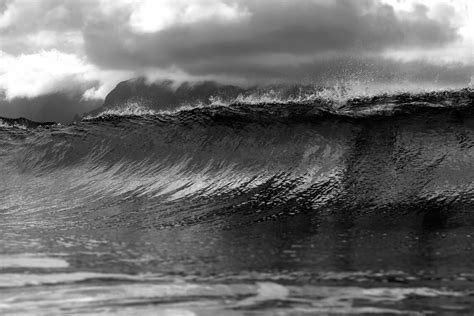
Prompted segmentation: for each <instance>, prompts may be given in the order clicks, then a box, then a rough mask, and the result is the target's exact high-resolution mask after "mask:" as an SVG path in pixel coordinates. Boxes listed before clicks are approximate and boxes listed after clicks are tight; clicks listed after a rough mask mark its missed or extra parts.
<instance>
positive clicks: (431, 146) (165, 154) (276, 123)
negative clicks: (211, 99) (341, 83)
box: [0, 89, 474, 315]
mask: <svg viewBox="0 0 474 316" xmlns="http://www.w3.org/2000/svg"><path fill="white" fill-rule="evenodd" d="M473 100H474V91H473V90H470V89H461V90H449V91H438V92H425V93H417V94H409V93H401V94H381V95H378V96H373V97H364V98H352V99H348V100H344V101H340V100H339V101H337V102H336V101H334V100H333V101H331V100H328V99H325V98H313V99H303V100H302V99H293V100H287V101H285V102H276V101H275V100H260V101H261V102H255V101H252V102H250V101H249V100H247V99H244V98H243V99H240V100H238V102H234V103H232V104H213V105H209V106H198V107H194V108H193V107H192V106H191V107H186V108H182V109H180V110H177V111H174V112H166V113H164V112H163V113H159V112H153V111H149V110H145V111H137V110H131V111H126V110H121V111H113V110H109V111H106V112H104V113H102V114H100V115H98V116H95V117H88V118H86V119H83V120H82V121H81V122H78V123H75V124H71V125H58V124H37V123H34V122H30V121H27V120H24V119H22V120H11V119H1V120H0V122H1V123H0V175H1V178H0V314H19V315H28V314H31V315H37V314H44V315H54V314H105V315H108V314H110V315H112V314H113V315H116V314H123V315H129V314H133V313H135V314H137V315H147V314H150V315H155V314H160V315H210V314H216V315H255V314H261V315H313V314H384V315H386V314H402V315H424V314H430V313H434V314H448V315H457V314H459V315H464V314H467V313H469V312H472V306H474V291H473V288H474V249H473V248H474V245H473V242H474V212H473V206H474V183H473V179H474V107H473Z"/></svg>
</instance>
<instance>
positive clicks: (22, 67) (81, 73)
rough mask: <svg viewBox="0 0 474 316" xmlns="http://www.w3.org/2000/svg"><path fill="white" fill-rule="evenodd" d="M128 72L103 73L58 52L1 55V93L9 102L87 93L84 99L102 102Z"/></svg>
mask: <svg viewBox="0 0 474 316" xmlns="http://www.w3.org/2000/svg"><path fill="white" fill-rule="evenodd" d="M132 75H133V74H132V73H131V72H124V71H122V72H121V71H103V70H100V69H98V68H97V67H96V66H94V65H92V64H89V63H87V61H85V60H84V59H82V58H80V57H78V56H77V55H74V54H67V53H62V52H60V51H57V50H49V51H41V52H39V53H35V54H26V55H19V56H12V55H8V54H6V53H4V52H1V51H0V89H3V90H4V91H5V97H6V98H7V99H8V100H11V99H14V98H17V97H29V98H32V97H36V96H39V95H44V94H48V93H55V92H67V91H72V92H77V91H88V92H87V94H85V95H84V97H85V98H104V97H105V95H106V94H107V93H108V92H109V91H110V90H111V89H112V88H113V85H114V84H116V83H117V82H118V81H120V80H124V79H127V78H129V77H130V76H132Z"/></svg>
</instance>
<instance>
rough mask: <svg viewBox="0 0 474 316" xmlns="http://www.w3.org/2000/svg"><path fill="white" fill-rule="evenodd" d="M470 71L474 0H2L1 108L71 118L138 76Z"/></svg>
mask: <svg viewBox="0 0 474 316" xmlns="http://www.w3.org/2000/svg"><path fill="white" fill-rule="evenodd" d="M472 75H474V4H473V2H472V1H470V0H451V1H447V0H444V1H437V0H419V1H408V0H0V116H27V117H28V116H29V117H31V118H34V119H41V120H47V119H58V120H64V118H65V117H69V116H72V115H73V114H75V113H83V112H86V111H89V110H91V109H92V108H94V107H97V106H99V105H100V104H101V102H102V100H103V98H104V97H105V96H106V95H107V93H108V92H109V91H110V90H111V89H113V87H114V86H115V85H116V84H117V83H118V82H120V81H123V80H126V79H130V78H133V77H138V76H146V77H148V78H149V79H150V80H158V79H161V78H172V79H176V80H204V79H206V80H207V79H213V80H217V81H221V82H225V83H234V84H241V85H245V84H255V83H274V82H281V81H285V82H304V83H324V82H327V81H329V80H344V79H347V78H352V79H353V78H358V79H361V80H366V79H368V78H370V79H371V80H376V81H379V82H397V81H398V82H412V83H420V84H421V83H423V84H426V83H432V84H436V85H446V86H466V85H467V84H468V83H469V80H470V78H471V76H472ZM364 78H365V79H364Z"/></svg>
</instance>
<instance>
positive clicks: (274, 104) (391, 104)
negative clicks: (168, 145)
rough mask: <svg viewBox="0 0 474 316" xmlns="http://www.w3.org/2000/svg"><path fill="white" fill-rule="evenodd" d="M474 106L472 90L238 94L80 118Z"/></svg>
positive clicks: (346, 113)
mask: <svg viewBox="0 0 474 316" xmlns="http://www.w3.org/2000/svg"><path fill="white" fill-rule="evenodd" d="M473 104H474V90H473V89H469V88H465V89H461V90H447V91H435V92H424V93H417V94H411V93H401V94H379V95H375V96H369V97H351V98H345V99H342V98H340V97H336V98H332V97H331V96H330V95H325V94H322V93H315V94H312V95H305V96H301V95H300V96H290V97H286V98H280V97H278V96H268V95H265V94H263V95H250V96H244V95H239V96H237V97H235V98H232V99H227V100H223V99H221V98H217V97H216V98H214V97H211V98H210V99H209V102H207V103H203V102H202V101H200V100H196V102H194V103H193V102H188V103H186V104H181V105H180V106H176V107H175V108H174V109H167V110H156V109H153V108H149V107H147V106H146V104H141V103H140V102H131V103H126V104H123V105H120V106H116V107H112V108H107V109H105V110H103V111H102V112H99V113H97V114H95V115H88V116H85V117H84V118H83V120H85V121H90V120H94V119H98V118H113V117H132V116H133V117H159V116H170V115H171V116H173V115H179V114H180V113H186V112H191V113H195V114H197V113H199V112H201V113H202V114H210V115H219V114H230V113H233V114H234V115H239V114H242V115H246V116H248V117H249V116H250V117H249V118H251V117H252V116H260V117H272V116H273V117H277V116H278V114H280V117H281V118H284V117H294V116H299V117H301V116H305V115H306V116H307V117H308V118H311V117H315V116H324V115H330V116H340V117H352V118H364V117H372V116H392V115H399V114H410V113H419V112H423V111H433V110H438V111H439V110H443V109H445V110H450V109H459V110H461V109H465V108H468V107H470V106H472V105H473Z"/></svg>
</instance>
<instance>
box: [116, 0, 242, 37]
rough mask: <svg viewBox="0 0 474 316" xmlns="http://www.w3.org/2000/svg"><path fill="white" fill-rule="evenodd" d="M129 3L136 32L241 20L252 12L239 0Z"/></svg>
mask: <svg viewBox="0 0 474 316" xmlns="http://www.w3.org/2000/svg"><path fill="white" fill-rule="evenodd" d="M127 2H128V1H127ZM127 2H125V3H127ZM128 4H129V5H130V4H131V8H132V13H131V15H130V21H129V23H130V26H131V27H132V29H133V30H134V31H136V32H144V33H149V32H151V33H153V32H158V31H161V30H164V29H166V28H169V27H171V26H175V25H186V24H194V23H199V22H205V21H211V20H212V21H213V23H215V22H223V23H233V22H239V21H241V20H243V19H245V18H247V17H248V16H249V15H250V13H249V11H248V10H247V9H245V8H242V7H240V6H239V5H237V4H236V3H231V4H228V3H225V2H223V1H220V0H198V1H190V0H141V1H139V0H137V1H134V2H132V3H130V2H128Z"/></svg>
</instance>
